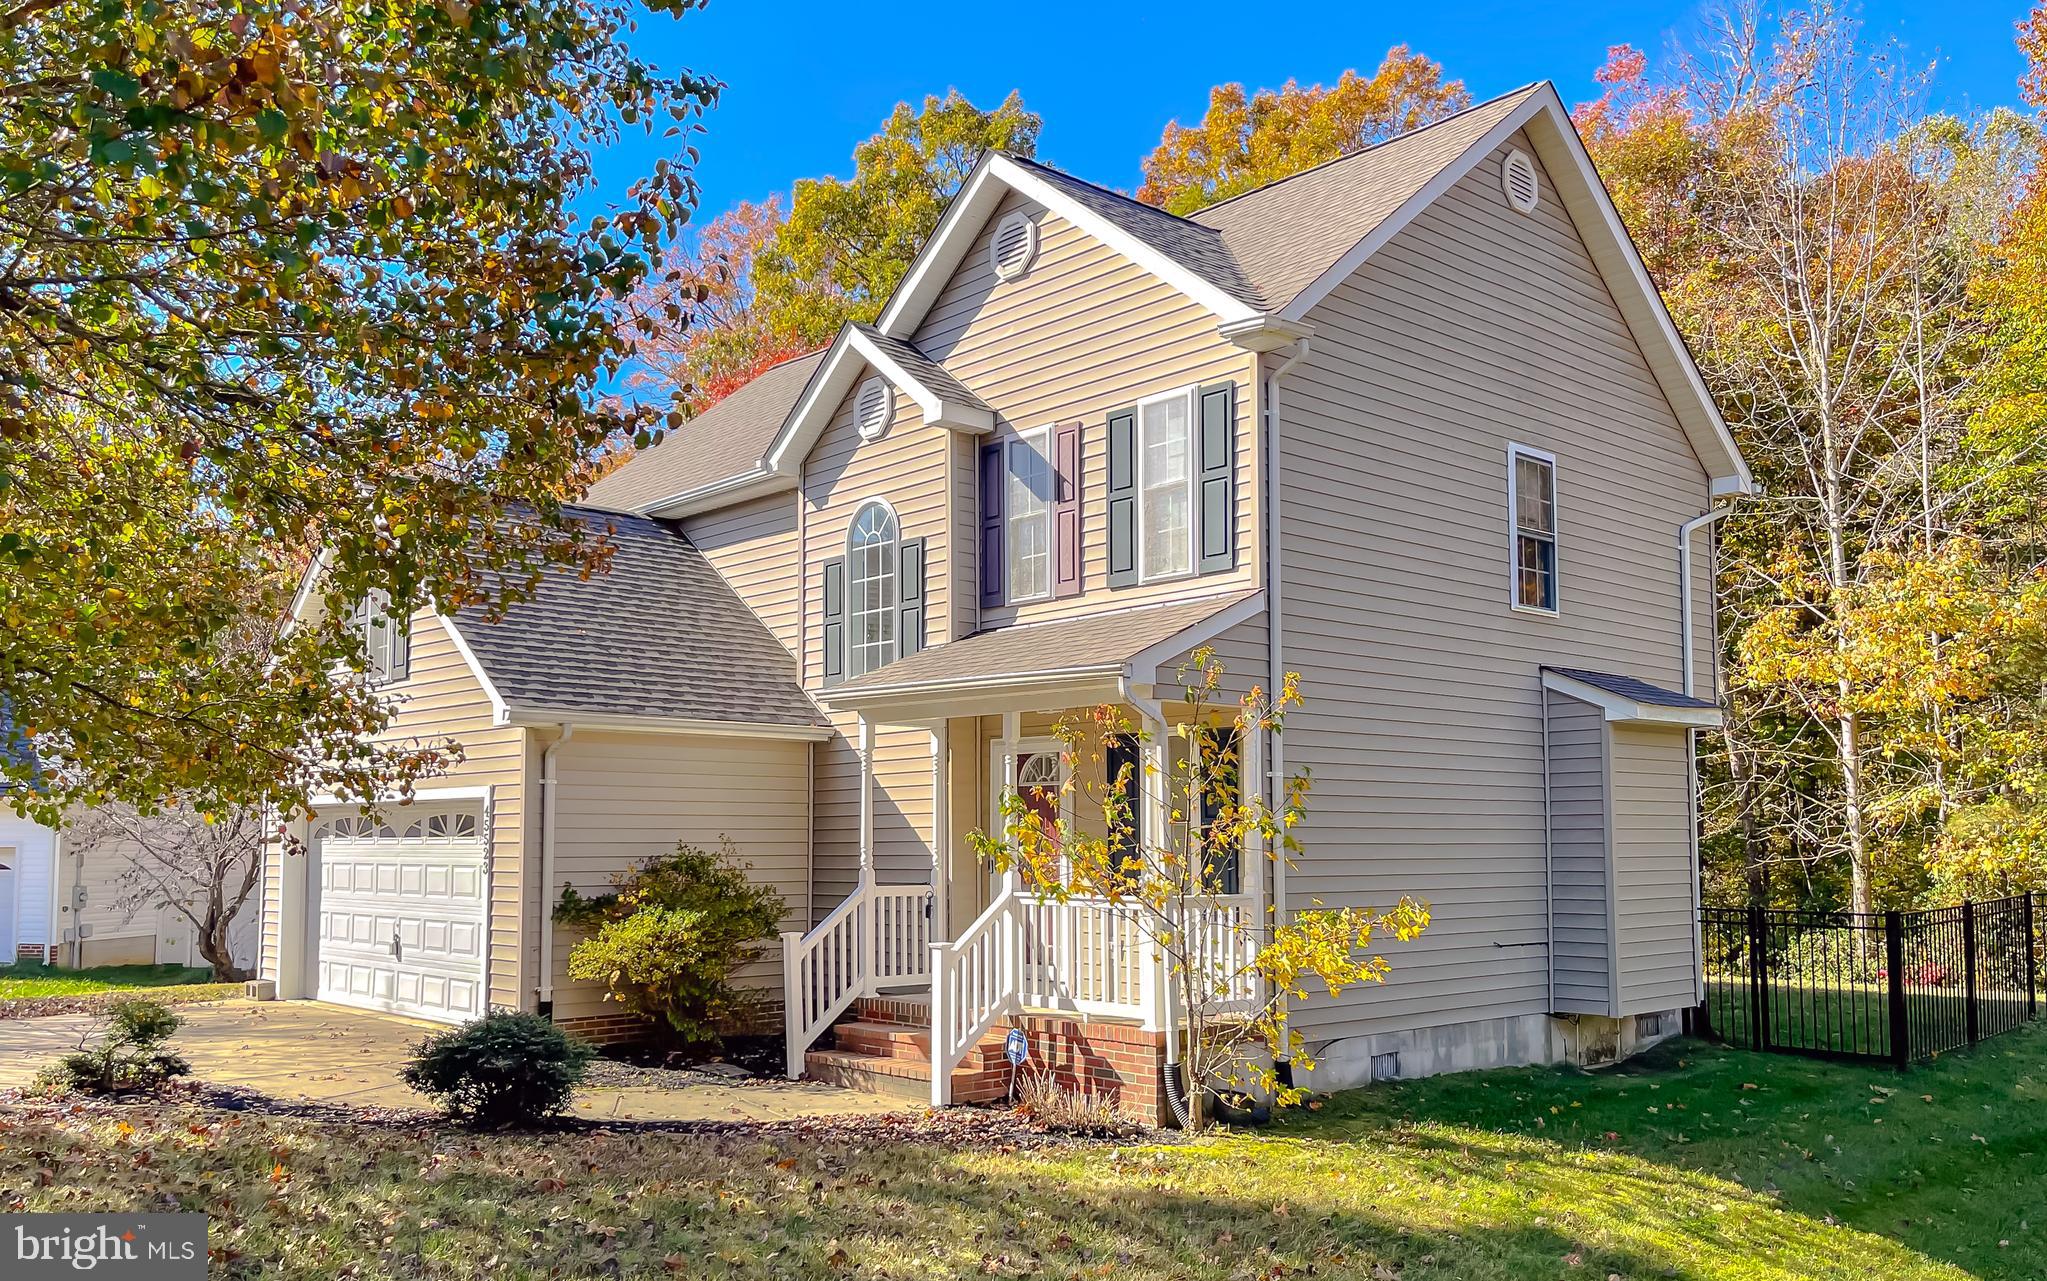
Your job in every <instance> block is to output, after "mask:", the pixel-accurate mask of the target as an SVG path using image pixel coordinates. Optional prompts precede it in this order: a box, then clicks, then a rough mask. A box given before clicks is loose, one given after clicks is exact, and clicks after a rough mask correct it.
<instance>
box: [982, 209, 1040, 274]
mask: <svg viewBox="0 0 2047 1281" xmlns="http://www.w3.org/2000/svg"><path fill="white" fill-rule="evenodd" d="M1037 256H1038V224H1037V223H1034V222H1032V221H1031V218H1030V215H1029V214H1026V213H1024V212H1022V211H1021V210H1019V211H1018V212H1016V213H1013V214H1010V215H1009V216H1007V217H1005V218H1004V219H1003V220H1002V221H1001V222H999V223H997V224H996V225H995V239H994V241H993V243H991V244H990V245H989V246H988V257H989V259H990V260H991V261H992V262H993V263H994V264H995V274H996V275H997V276H999V277H1001V278H1002V279H1004V280H1014V279H1016V278H1017V277H1018V276H1021V275H1023V274H1024V272H1025V271H1026V270H1028V269H1029V267H1030V265H1031V259H1033V258H1035V257H1037Z"/></svg>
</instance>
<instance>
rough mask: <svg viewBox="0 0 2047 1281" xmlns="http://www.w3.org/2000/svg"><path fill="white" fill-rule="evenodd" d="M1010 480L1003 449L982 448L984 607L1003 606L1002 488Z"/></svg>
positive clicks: (1005, 564)
mask: <svg viewBox="0 0 2047 1281" xmlns="http://www.w3.org/2000/svg"><path fill="white" fill-rule="evenodd" d="M1006 479H1007V476H1006V475H1005V473H1004V471H1003V468H1002V446H1001V445H1000V444H995V445H983V446H981V607H982V608H983V609H989V608H992V607H994V606H996V605H1000V604H1001V603H1002V598H1003V596H1004V594H1005V593H1004V590H1003V587H1004V580H1005V577H1006V576H1005V574H1004V570H1005V569H1006V567H1007V562H1006V561H1005V560H1004V558H1003V549H1002V488H1003V482H1004V481H1005V480H1006Z"/></svg>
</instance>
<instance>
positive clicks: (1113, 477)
mask: <svg viewBox="0 0 2047 1281" xmlns="http://www.w3.org/2000/svg"><path fill="white" fill-rule="evenodd" d="M1136 583H1137V410H1136V409H1135V408H1134V407H1133V408H1130V409H1119V410H1117V411H1116V412H1115V413H1113V414H1110V415H1109V586H1111V587H1132V586H1135V585H1136Z"/></svg>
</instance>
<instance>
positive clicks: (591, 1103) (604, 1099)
mask: <svg viewBox="0 0 2047 1281" xmlns="http://www.w3.org/2000/svg"><path fill="white" fill-rule="evenodd" d="M178 1013H179V1014H181V1015H183V1016H184V1019H185V1026H184V1027H182V1028H180V1029H179V1030H178V1034H177V1036H176V1037H175V1038H174V1039H173V1041H172V1045H173V1047H174V1048H176V1049H177V1051H178V1052H179V1053H181V1054H183V1055H184V1056H185V1057H186V1058H188V1059H190V1060H191V1062H192V1074H193V1075H194V1076H196V1077H197V1078H198V1079H200V1080H202V1081H206V1082H209V1083H211V1084H214V1085H226V1086H236V1087H240V1088H243V1089H250V1090H258V1091H261V1092H262V1093H264V1094H269V1095H272V1096H274V1097H277V1098H281V1099H288V1100H310V1101H312V1102H316V1103H335V1104H342V1105H346V1106H350V1107H391V1108H424V1107H430V1106H432V1105H431V1104H430V1103H429V1102H428V1101H427V1100H426V1099H425V1098H423V1097H421V1096H420V1095H418V1094H416V1093H414V1092H413V1090H412V1088H411V1087H410V1086H408V1085H406V1084H405V1083H404V1082H403V1081H400V1080H399V1079H398V1068H399V1065H400V1064H402V1063H403V1062H404V1061H405V1059H406V1057H407V1055H408V1054H409V1053H410V1050H411V1047H412V1045H413V1043H415V1042H417V1041H418V1040H419V1039H420V1038H421V1037H423V1036H426V1035H427V1034H429V1033H432V1032H436V1031H440V1030H442V1025H440V1024H436V1023H423V1022H419V1021H417V1020H414V1019H406V1018H399V1017H397V1016H396V1015H389V1014H373V1013H369V1012H367V1011H362V1010H351V1009H346V1008H343V1007H341V1006H338V1005H321V1004H319V1003H317V1002H314V1001H267V1002H261V1003H258V1002H253V1001H223V1002H219V1003H217V1004H209V1005H184V1006H179V1007H178ZM93 1023H94V1019H93V1016H91V1015H88V1014H63V1015H56V1016H54V1017H51V1018H41V1019H4V1020H0V1089H5V1088H9V1087H14V1086H23V1085H27V1084H28V1083H29V1081H30V1080H31V1079H32V1078H33V1077H34V1076H35V1074H36V1071H37V1070H38V1069H40V1068H41V1067H42V1066H43V1065H44V1064H46V1063H49V1062H50V1061H51V1060H53V1059H55V1058H56V1057H57V1056H59V1055H61V1054H64V1053H65V1052H67V1051H70V1050H74V1049H76V1048H78V1043H79V1038H80V1036H81V1035H83V1034H85V1033H86V1032H87V1031H88V1030H89V1029H90V1028H91V1027H92V1026H93ZM575 1110H576V1112H577V1114H578V1115H581V1116H584V1117H587V1118H589V1119H591V1120H620V1121H628V1120H630V1121H748V1120H752V1121H781V1120H790V1119H793V1118H798V1117H810V1116H859V1115H872V1114H876V1113H882V1112H901V1111H905V1110H907V1109H906V1107H905V1105H904V1103H903V1102H902V1100H900V1099H889V1098H885V1097H881V1096H878V1095H872V1094H862V1093H858V1092H856V1091H853V1090H842V1089H839V1088H837V1087H834V1086H829V1085H819V1084H816V1083H814V1082H810V1081H735V1082H733V1083H731V1084H729V1085H728V1084H717V1085H708V1084H706V1085H684V1086H678V1087H659V1088H657V1087H649V1086H633V1087H611V1086H603V1087H592V1088H586V1089H584V1090H582V1091H579V1092H578V1094H577V1096H576V1104H575Z"/></svg>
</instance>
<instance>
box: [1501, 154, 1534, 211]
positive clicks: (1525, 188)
mask: <svg viewBox="0 0 2047 1281" xmlns="http://www.w3.org/2000/svg"><path fill="white" fill-rule="evenodd" d="M1500 187H1501V189H1502V190H1504V191H1505V192H1506V193H1507V203H1508V204H1509V205H1511V206H1513V207H1514V208H1515V209H1518V210H1520V211H1521V212H1522V213H1534V212H1535V201H1536V198H1537V197H1538V196H1540V195H1541V194H1542V183H1541V181H1540V180H1539V179H1538V178H1537V177H1536V176H1535V162H1534V161H1533V160H1530V159H1529V158H1528V153H1527V152H1525V151H1523V150H1521V149H1520V148H1519V147H1516V148H1515V149H1514V150H1512V151H1510V152H1508V153H1507V158H1506V160H1504V161H1502V162H1501V164H1500Z"/></svg>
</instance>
